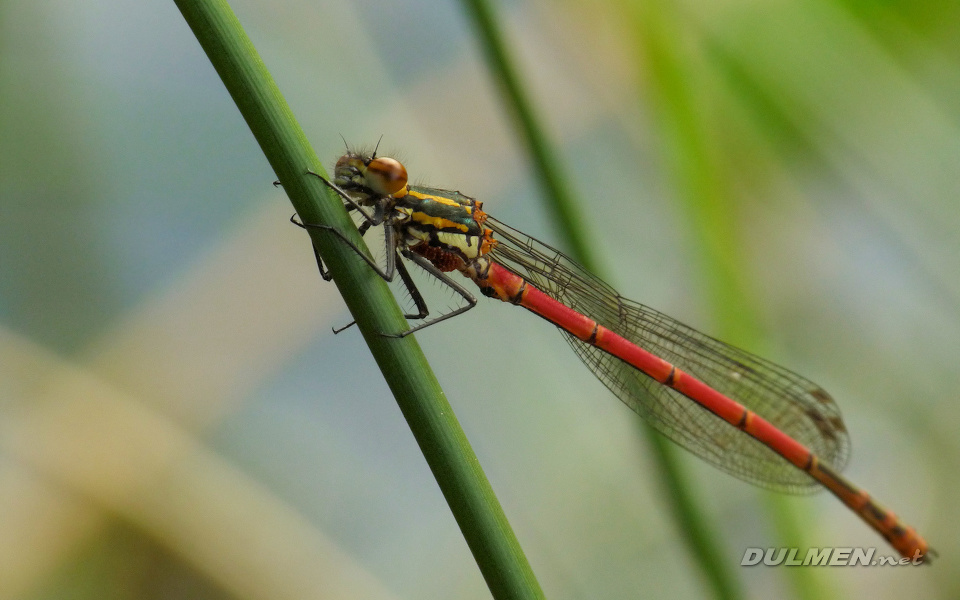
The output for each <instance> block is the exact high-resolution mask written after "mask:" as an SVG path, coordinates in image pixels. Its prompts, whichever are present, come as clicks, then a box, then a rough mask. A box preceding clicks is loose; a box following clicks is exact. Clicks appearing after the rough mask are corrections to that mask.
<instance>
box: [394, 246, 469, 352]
mask: <svg viewBox="0 0 960 600" xmlns="http://www.w3.org/2000/svg"><path fill="white" fill-rule="evenodd" d="M401 253H402V254H403V256H404V258H407V259H409V260H411V261H413V262H415V263H417V266H419V267H420V268H421V269H423V270H424V271H426V272H427V273H430V274H431V275H433V276H434V277H436V278H437V279H438V280H439V281H440V282H441V283H443V284H445V285H447V286H448V287H449V288H450V289H452V290H453V291H455V292H457V293H458V294H460V296H461V297H462V298H463V299H464V300H466V301H467V304H466V305H465V306H461V307H460V308H458V309H456V310H453V311H450V312H448V313H447V314H445V315H440V316H439V317H437V318H436V319H430V320H429V321H427V322H426V323H421V324H420V325H417V326H416V327H411V328H410V329H408V330H406V331H404V332H403V333H381V334H380V335H382V336H384V337H395V338H402V337H405V336H408V335H410V334H411V333H413V332H414V331H420V330H421V329H423V328H425V327H429V326H431V325H434V324H436V323H439V322H440V321H446V320H447V319H449V318H451V317H455V316H457V315H460V314H463V313H465V312H467V311H468V310H470V309H471V308H473V307H474V306H476V305H477V299H476V298H475V297H474V295H473V294H471V293H470V291H469V290H467V288H465V287H463V286H462V285H460V284H459V283H458V282H456V281H454V280H453V279H451V278H450V276H449V275H447V274H446V273H444V272H443V271H441V270H440V269H438V268H436V267H435V266H433V263H432V262H430V261H429V260H427V259H425V258H424V257H422V256H420V255H419V254H414V253H413V252H411V251H410V250H407V249H404V250H401ZM418 294H419V292H418ZM421 300H422V297H421ZM424 316H426V315H424Z"/></svg>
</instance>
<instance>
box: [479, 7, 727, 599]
mask: <svg viewBox="0 0 960 600" xmlns="http://www.w3.org/2000/svg"><path fill="white" fill-rule="evenodd" d="M464 6H465V7H466V9H467V12H468V14H469V15H470V17H471V18H472V19H473V22H474V26H475V28H476V30H477V32H478V33H479V38H480V41H481V45H482V47H483V51H484V54H485V56H486V59H487V63H488V65H489V67H490V70H491V71H492V72H493V74H494V77H495V78H496V80H497V82H498V84H499V86H500V89H501V91H502V93H503V97H504V103H505V105H506V106H507V107H508V110H509V111H510V113H511V114H512V115H513V116H514V121H515V124H516V127H517V133H518V135H519V137H520V139H521V140H522V141H523V143H524V144H525V146H526V148H527V152H528V154H529V156H530V159H531V161H532V163H533V165H534V168H535V170H536V173H537V176H538V178H539V180H540V183H541V185H542V186H543V188H544V192H545V194H544V197H545V200H546V201H547V203H548V204H549V206H550V208H551V214H552V215H553V217H554V219H555V221H556V225H557V227H558V229H559V231H560V233H561V235H562V236H563V237H564V239H565V240H566V242H567V246H568V248H569V251H570V255H571V256H572V257H573V258H575V259H576V260H577V261H578V262H579V263H580V264H582V265H583V266H585V267H587V269H589V270H590V271H592V272H594V273H596V274H598V275H600V276H603V270H602V269H600V268H599V263H598V261H597V260H596V258H595V255H594V253H593V250H592V246H591V245H590V244H589V242H588V241H587V235H586V232H585V230H584V228H583V226H582V225H581V224H582V223H583V222H584V220H583V218H582V211H581V210H580V209H579V205H578V203H577V202H576V201H575V199H574V194H573V193H572V192H571V191H570V188H569V186H568V185H567V183H566V182H565V181H564V178H563V177H562V173H563V169H561V168H560V167H559V161H558V159H557V158H556V155H555V153H554V151H553V149H552V146H551V145H550V143H549V142H548V141H547V136H546V134H545V133H544V129H543V127H542V126H541V125H540V123H539V122H538V120H537V118H536V116H535V112H534V110H533V108H532V105H531V103H530V102H529V101H528V99H527V94H526V92H525V91H524V88H523V86H522V85H521V83H520V79H519V77H518V76H517V72H516V69H515V68H514V66H513V64H514V63H513V59H512V58H511V57H510V55H509V53H508V51H507V48H506V45H505V44H504V42H503V36H502V34H501V33H500V28H499V25H498V23H497V20H496V17H495V13H494V9H493V7H492V5H491V4H490V3H489V2H488V1H487V0H464ZM641 426H642V427H643V429H644V430H645V435H644V438H645V439H647V440H648V442H649V446H650V449H651V451H652V452H653V456H654V458H655V463H656V464H657V467H658V471H659V475H660V479H661V482H662V484H663V487H664V489H665V490H666V495H667V497H668V504H669V505H670V506H671V509H672V512H673V515H674V518H675V520H676V522H677V525H678V526H679V527H680V530H681V532H682V534H683V536H684V539H685V540H686V543H687V546H688V547H689V549H690V551H691V552H692V553H693V555H694V556H695V557H696V562H697V564H698V565H699V566H700V569H701V570H702V571H703V573H704V575H705V577H706V579H707V581H708V582H709V585H710V586H711V588H712V590H713V592H714V595H715V596H716V597H718V598H728V599H732V598H739V597H740V596H741V594H740V592H739V589H738V586H737V583H736V578H735V576H734V575H733V573H732V572H731V571H730V569H729V568H728V567H727V565H729V564H730V561H729V560H725V559H724V558H723V553H722V552H721V551H720V548H719V544H717V542H716V535H715V534H714V532H713V531H712V529H711V528H710V526H709V524H708V523H707V521H706V519H705V518H704V517H703V515H704V514H705V513H704V511H703V510H701V509H700V508H699V505H698V502H697V500H696V498H695V494H694V493H693V491H692V488H691V486H690V484H689V483H688V482H687V480H686V478H685V476H684V474H683V471H682V468H681V465H680V462H679V459H678V457H677V451H676V448H675V447H674V446H673V444H672V443H671V442H670V441H668V440H666V439H665V438H664V437H663V436H662V435H660V434H659V433H658V432H656V431H655V430H654V429H653V428H652V427H650V426H648V425H647V424H646V423H642V425H641Z"/></svg>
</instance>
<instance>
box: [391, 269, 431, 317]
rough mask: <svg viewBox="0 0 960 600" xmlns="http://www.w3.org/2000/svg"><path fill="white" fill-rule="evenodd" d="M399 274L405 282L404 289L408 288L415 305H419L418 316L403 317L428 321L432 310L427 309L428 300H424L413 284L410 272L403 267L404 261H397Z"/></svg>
mask: <svg viewBox="0 0 960 600" xmlns="http://www.w3.org/2000/svg"><path fill="white" fill-rule="evenodd" d="M397 272H398V273H400V280H401V281H402V282H403V285H404V287H406V288H407V292H409V293H410V297H411V298H412V299H413V303H414V304H416V305H417V314H415V315H403V317H404V318H405V319H426V318H427V315H429V314H430V309H428V308H427V302H426V300H424V299H423V295H421V294H420V290H419V289H417V285H416V284H415V283H413V278H411V277H410V272H409V271H407V267H405V266H404V265H403V261H402V260H398V261H397Z"/></svg>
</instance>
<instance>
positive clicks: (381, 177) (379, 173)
mask: <svg viewBox="0 0 960 600" xmlns="http://www.w3.org/2000/svg"><path fill="white" fill-rule="evenodd" d="M366 176H367V184H368V185H369V186H370V189H372V190H373V191H375V192H377V193H378V194H385V195H389V194H395V193H397V192H399V191H400V190H402V189H403V187H404V186H405V185H407V169H406V168H404V166H403V165H402V164H401V163H400V161H398V160H396V159H394V158H388V157H386V156H384V157H380V158H375V159H373V160H371V161H370V163H369V164H368V165H367V173H366Z"/></svg>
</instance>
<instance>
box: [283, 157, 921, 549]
mask: <svg viewBox="0 0 960 600" xmlns="http://www.w3.org/2000/svg"><path fill="white" fill-rule="evenodd" d="M311 175H316V174H315V173H311ZM316 176H317V177H320V176H319V175H316ZM321 179H323V181H324V183H326V184H327V185H328V186H330V187H331V188H332V189H333V190H335V191H336V192H337V193H338V194H339V195H340V196H341V197H342V198H343V200H344V202H345V203H346V206H347V208H348V209H349V210H353V211H357V212H358V213H359V214H360V215H361V218H362V219H363V222H362V223H361V224H360V232H361V234H363V233H365V232H366V231H367V230H368V229H369V228H370V227H375V226H380V225H382V226H383V230H384V238H385V241H386V250H387V252H386V265H385V267H384V268H381V267H380V266H379V265H378V264H377V263H376V262H375V261H374V260H373V259H371V258H370V257H369V256H367V254H366V253H365V252H364V251H363V250H361V249H360V248H358V247H356V246H355V245H354V244H352V243H351V242H350V241H349V240H348V239H347V238H346V237H344V235H343V234H342V233H341V232H339V231H337V230H336V229H334V228H332V227H330V226H326V225H318V224H311V223H299V222H297V221H295V220H294V223H296V224H297V225H300V226H301V227H306V228H317V229H322V230H325V231H328V232H330V233H332V234H335V235H337V237H339V238H340V239H341V240H343V241H344V242H345V243H346V244H348V245H350V247H352V248H353V249H354V250H355V251H356V253H357V254H358V255H359V256H360V257H361V258H363V259H364V260H365V261H366V262H367V263H368V264H369V265H370V266H371V268H373V269H374V270H375V271H376V272H377V273H378V274H379V275H380V276H381V277H383V278H384V279H386V280H388V281H392V280H393V279H394V275H395V274H399V275H400V279H401V280H402V282H403V284H404V285H405V286H406V288H407V289H408V290H409V292H410V294H411V297H412V298H413V301H414V303H415V304H416V307H417V311H418V312H417V313H416V314H409V315H406V316H407V318H409V319H422V320H424V322H423V323H421V324H419V325H417V326H415V327H412V328H410V329H408V330H407V331H404V332H402V333H399V334H385V335H391V336H395V337H402V336H405V335H408V334H410V333H413V332H414V331H417V330H419V329H423V328H424V327H427V326H429V325H433V324H435V323H437V322H439V321H442V320H445V319H448V318H450V317H452V316H454V315H457V314H460V313H463V312H465V311H467V310H469V309H470V308H472V307H473V306H474V305H476V302H477V300H476V298H475V297H474V296H473V295H472V294H471V293H470V291H469V290H467V289H466V288H465V287H464V286H463V285H461V284H460V283H459V282H458V281H457V280H454V279H452V278H451V277H450V276H449V275H447V273H449V272H451V271H459V272H460V273H462V274H463V275H465V276H466V277H467V278H469V279H471V280H473V282H474V283H476V284H477V286H479V288H480V290H481V292H482V293H483V294H484V295H486V296H489V297H492V298H497V299H500V300H503V301H504V302H510V303H513V304H519V305H520V306H522V307H524V308H526V309H527V310H529V311H531V312H533V313H535V314H537V315H539V316H541V317H543V318H544V319H546V320H547V321H549V322H551V323H553V324H554V325H556V326H557V327H559V328H560V329H561V331H563V332H564V334H566V335H565V338H566V340H567V342H568V343H569V344H570V345H571V346H572V347H573V350H574V351H575V352H576V353H577V354H578V355H579V357H580V358H581V359H582V360H583V362H584V363H585V364H586V365H587V366H588V367H589V368H590V370H591V371H593V373H594V375H596V376H597V377H598V378H599V379H600V381H602V382H603V384H604V385H606V386H607V388H609V389H610V390H611V391H612V392H613V393H614V394H615V395H616V396H617V397H618V398H620V400H622V401H623V402H624V403H625V404H626V405H627V406H629V407H630V408H631V409H633V410H634V411H635V412H636V413H637V414H639V415H640V416H641V417H643V418H644V419H646V420H647V422H649V423H650V424H651V425H652V426H653V427H654V428H655V429H657V430H658V431H660V432H661V433H663V434H664V435H666V436H667V437H668V438H670V439H671V440H673V441H674V442H676V443H677V444H679V445H681V446H683V447H684V448H686V449H688V450H690V451H691V452H693V453H694V454H696V455H697V456H699V457H700V458H702V459H704V460H706V461H707V462H709V463H711V464H713V465H715V466H716V467H718V468H720V469H722V470H724V471H727V472H728V473H730V474H732V475H734V476H736V477H739V478H740V479H743V480H746V481H749V482H751V483H754V484H756V485H760V486H762V487H766V488H770V489H773V490H777V491H782V492H790V493H801V492H807V491H815V490H817V489H819V486H823V487H825V488H826V489H828V490H829V491H830V492H831V493H833V494H834V495H835V496H836V497H837V498H839V499H840V501H841V502H843V503H844V504H846V505H847V506H848V507H849V508H850V509H851V510H853V511H854V512H855V513H856V514H857V515H859V516H860V518H862V519H863V520H864V521H865V522H866V523H867V524H868V525H870V526H871V527H872V528H873V529H875V530H876V531H877V532H878V533H880V535H882V536H883V537H884V538H886V539H887V541H889V542H890V544H891V545H892V546H893V547H894V548H896V550H897V551H898V552H899V553H900V554H901V555H902V556H904V557H908V558H920V559H928V558H929V556H930V554H932V550H931V549H929V547H928V545H927V543H926V541H924V539H923V538H922V537H921V536H920V535H919V534H918V533H917V532H916V531H915V530H914V529H913V528H912V527H909V526H907V525H906V524H904V523H903V522H901V521H900V520H899V519H898V518H897V516H896V515H894V514H893V512H891V511H889V510H887V509H886V508H884V507H882V506H881V505H880V504H878V503H877V502H876V501H874V500H873V498H871V496H870V495H869V494H868V493H867V492H866V491H864V490H863V489H861V488H859V487H857V486H856V485H854V484H853V483H851V482H850V481H848V480H847V479H845V478H844V477H842V476H841V475H840V474H839V473H838V472H837V469H840V468H842V466H843V465H844V463H845V462H846V459H847V457H848V455H849V449H850V443H849V437H848V435H847V431H846V428H845V426H844V424H843V420H842V419H841V417H840V411H839V409H838V408H837V405H836V404H835V403H834V401H833V398H831V397H830V395H829V394H827V392H825V391H824V390H823V389H822V388H820V387H819V386H818V385H816V384H814V383H813V382H811V381H809V380H808V379H806V378H804V377H801V376H800V375H797V374H796V373H793V372H791V371H789V370H787V369H785V368H783V367H780V366H778V365H776V364H773V363H771V362H769V361H767V360H764V359H763V358H760V357H758V356H755V355H753V354H750V353H749V352H746V351H744V350H740V349H739V348H735V347H733V346H730V345H728V344H725V343H724V342H721V341H719V340H717V339H714V338H712V337H710V336H708V335H705V334H703V333H700V332H699V331H696V330H695V329H693V328H691V327H688V326H686V325H684V324H683V323H680V322H678V321H676V320H674V319H672V318H670V317H668V316H667V315H665V314H663V313H660V312H657V311H655V310H653V309H651V308H648V307H646V306H643V305H642V304H638V303H636V302H633V301H631V300H627V299H625V298H623V297H621V296H620V295H619V294H618V293H617V292H616V290H614V289H613V288H611V287H610V286H609V285H607V284H606V283H604V282H603V281H602V280H600V279H599V278H597V277H596V276H594V275H592V274H591V273H590V272H588V271H587V270H586V269H584V268H583V267H581V266H580V265H578V264H577V263H576V262H574V261H573V260H571V259H569V258H567V257H566V256H564V254H563V253H561V252H560V251H558V250H555V249H554V248H551V247H550V246H548V245H546V244H544V243H542V242H538V241H537V240H535V239H533V238H531V237H529V236H527V235H524V234H523V233H521V232H519V231H517V230H515V229H513V228H511V227H509V226H507V225H505V224H503V223H501V222H500V221H497V220H496V219H494V218H492V217H489V216H488V215H487V214H486V213H484V212H483V211H482V210H481V203H480V202H479V201H477V200H475V199H473V198H470V197H469V196H466V195H464V194H461V193H460V192H455V191H450V190H443V189H437V188H429V187H422V186H413V185H408V183H407V172H406V169H405V168H404V166H403V165H402V164H401V163H400V162H399V161H397V160H395V159H393V158H388V157H377V156H376V151H374V152H373V153H370V154H365V153H362V152H352V151H348V153H347V154H345V155H344V156H342V157H341V158H340V159H339V160H338V161H337V165H336V170H335V174H334V181H333V182H330V181H328V180H326V179H324V178H322V177H321ZM315 253H316V252H315ZM316 255H317V264H318V266H319V267H320V273H321V275H322V276H323V278H324V279H326V280H329V279H330V274H329V273H328V272H327V270H326V269H325V268H324V265H323V261H322V260H321V259H320V255H319V254H318V253H317V254H316ZM400 257H403V258H406V259H407V260H409V261H411V262H413V263H414V264H416V265H418V266H419V267H421V268H422V269H424V270H425V271H427V272H428V273H429V274H431V275H432V276H433V277H435V278H437V279H438V280H439V281H441V282H443V283H444V284H446V285H447V286H449V287H450V288H451V289H453V290H454V291H456V292H457V293H458V294H459V295H460V296H461V297H462V298H463V299H464V300H465V304H464V305H463V306H462V307H460V308H458V309H456V310H454V311H451V312H449V313H447V314H444V315H441V316H439V317H435V318H433V319H427V316H428V314H429V311H428V309H427V305H426V303H425V301H424V300H423V297H422V296H421V294H420V292H419V291H418V290H417V288H416V286H415V285H414V283H413V280H412V279H411V277H410V275H409V273H408V272H407V270H406V268H405V266H404V264H403V260H398V259H399V258H400Z"/></svg>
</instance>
